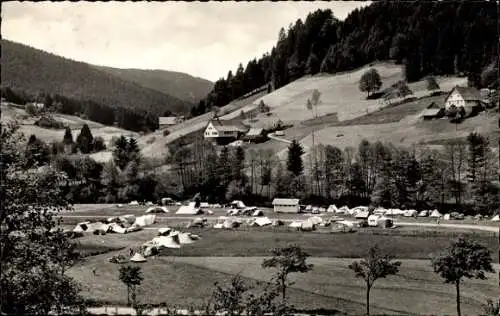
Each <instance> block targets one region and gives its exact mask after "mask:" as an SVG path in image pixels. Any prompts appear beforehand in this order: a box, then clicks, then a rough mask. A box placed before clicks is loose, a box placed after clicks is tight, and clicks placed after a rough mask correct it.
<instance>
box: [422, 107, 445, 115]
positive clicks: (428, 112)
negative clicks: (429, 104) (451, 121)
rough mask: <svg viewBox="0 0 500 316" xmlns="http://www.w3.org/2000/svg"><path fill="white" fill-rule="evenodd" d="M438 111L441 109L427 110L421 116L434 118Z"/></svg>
mask: <svg viewBox="0 0 500 316" xmlns="http://www.w3.org/2000/svg"><path fill="white" fill-rule="evenodd" d="M440 111H441V109H427V110H424V111H423V112H422V116H436V115H438V114H439V112H440Z"/></svg>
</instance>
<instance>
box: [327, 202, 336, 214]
mask: <svg viewBox="0 0 500 316" xmlns="http://www.w3.org/2000/svg"><path fill="white" fill-rule="evenodd" d="M326 211H327V212H328V213H337V211H338V209H337V206H335V204H332V205H330V206H328V209H327V210H326Z"/></svg>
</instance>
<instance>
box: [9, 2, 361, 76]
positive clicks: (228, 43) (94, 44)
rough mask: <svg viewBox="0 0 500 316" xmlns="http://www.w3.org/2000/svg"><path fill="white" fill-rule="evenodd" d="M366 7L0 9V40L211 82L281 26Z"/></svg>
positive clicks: (64, 5) (48, 5) (15, 5)
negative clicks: (310, 15) (322, 13)
mask: <svg viewBox="0 0 500 316" xmlns="http://www.w3.org/2000/svg"><path fill="white" fill-rule="evenodd" d="M368 4H369V2H356V1H347V2H343V1H338V2H322V1H314V2H291V1H286V2H267V1H264V2H233V1H228V2H205V3H203V2H125V3H121V2H85V1H82V2H76V3H75V2H73V3H71V2H48V1H46V2H18V1H13V2H6V3H5V2H4V3H2V13H1V16H2V37H3V38H5V39H8V40H11V41H14V42H18V43H22V44H26V45H29V46H32V47H35V48H38V49H41V50H44V51H48V52H50V53H53V54H56V55H60V56H64V57H67V58H71V59H73V60H77V61H82V62H87V63H91V64H95V65H101V66H110V67H117V68H139V69H163V70H170V71H178V72H184V73H188V74H190V75H193V76H196V77H200V78H205V79H208V80H211V81H216V80H217V79H219V78H220V77H225V76H226V75H227V73H228V71H229V70H232V71H233V72H234V71H235V70H236V68H237V66H238V64H239V63H240V62H241V63H242V64H243V67H245V66H246V64H247V62H248V61H249V60H251V59H253V58H259V57H261V56H262V55H263V54H264V53H266V52H269V51H270V50H271V49H272V47H273V46H274V45H275V44H276V40H277V38H278V33H279V30H280V28H281V27H285V29H286V28H287V26H288V25H289V24H290V23H295V21H296V20H297V19H299V18H301V19H302V20H303V21H304V20H305V18H306V16H307V14H308V13H309V12H312V11H315V10H316V9H325V8H330V9H331V10H332V12H333V14H334V15H335V17H336V18H338V19H341V20H343V19H345V18H346V17H347V15H348V14H349V12H351V11H352V10H354V9H355V8H357V7H362V6H366V5H368Z"/></svg>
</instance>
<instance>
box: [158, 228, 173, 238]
mask: <svg viewBox="0 0 500 316" xmlns="http://www.w3.org/2000/svg"><path fill="white" fill-rule="evenodd" d="M171 231H172V228H170V227H163V228H160V229H158V235H159V236H166V235H168V234H169V233H170V232H171Z"/></svg>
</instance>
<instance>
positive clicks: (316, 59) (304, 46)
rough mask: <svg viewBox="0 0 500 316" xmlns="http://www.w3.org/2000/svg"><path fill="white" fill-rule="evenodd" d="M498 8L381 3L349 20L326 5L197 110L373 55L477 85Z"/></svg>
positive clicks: (416, 74) (493, 48)
mask: <svg viewBox="0 0 500 316" xmlns="http://www.w3.org/2000/svg"><path fill="white" fill-rule="evenodd" d="M496 6H497V5H496V4H495V3H494V2H472V1H469V2H467V1H464V2H458V1H441V2H427V1H426V2H393V1H377V2H374V3H373V4H372V5H370V6H368V7H365V8H362V9H356V10H354V11H353V12H351V13H350V14H349V16H348V17H347V18H346V19H345V20H344V21H339V20H338V19H336V18H335V16H334V12H332V11H331V10H329V9H327V10H317V11H315V12H313V13H310V14H309V15H308V16H307V18H306V20H305V21H302V20H300V19H299V20H297V21H296V22H295V24H290V26H289V27H288V30H285V28H282V29H281V30H280V32H279V39H278V41H277V43H276V45H275V47H273V49H272V50H271V52H270V53H268V54H265V55H264V56H262V57H261V58H259V59H254V60H252V61H250V62H248V64H247V66H246V68H244V67H243V65H242V64H240V65H239V67H238V69H237V71H236V73H235V74H233V73H232V72H231V71H230V72H229V73H228V75H227V76H226V78H221V79H220V80H218V81H217V82H215V85H214V89H213V91H212V92H211V93H210V94H209V95H208V96H207V98H206V99H205V100H202V101H200V102H199V103H198V105H197V107H196V108H193V109H192V113H193V114H200V113H203V112H204V111H206V110H207V109H208V108H210V107H211V106H214V105H216V106H220V105H224V104H227V103H228V102H230V101H231V100H233V99H236V98H238V97H240V96H242V95H244V94H245V93H247V92H249V91H252V90H254V89H255V88H258V87H261V86H262V85H265V84H268V83H270V86H271V87H273V88H275V89H276V88H280V87H282V86H284V85H286V84H288V83H289V82H291V81H293V80H295V79H297V78H300V77H301V76H303V75H306V74H312V75H314V74H317V73H318V72H326V73H337V72H341V71H348V70H353V69H355V68H358V67H361V66H363V65H365V64H368V63H371V62H373V61H376V60H389V59H391V60H395V61H396V63H400V64H403V65H404V66H405V69H406V71H405V72H406V79H407V81H409V82H412V81H416V80H418V79H421V78H422V77H424V76H426V75H429V74H433V75H448V74H464V75H467V76H468V77H469V79H470V82H471V83H472V84H474V85H477V86H479V85H480V73H481V71H482V70H483V69H484V68H485V67H487V65H489V64H491V63H492V61H494V59H495V56H498V52H497V42H496V41H497V25H496V21H497V12H498V11H497V7H496ZM271 87H270V89H271Z"/></svg>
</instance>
